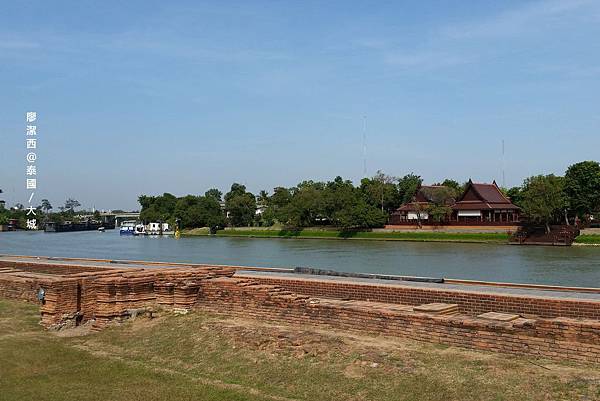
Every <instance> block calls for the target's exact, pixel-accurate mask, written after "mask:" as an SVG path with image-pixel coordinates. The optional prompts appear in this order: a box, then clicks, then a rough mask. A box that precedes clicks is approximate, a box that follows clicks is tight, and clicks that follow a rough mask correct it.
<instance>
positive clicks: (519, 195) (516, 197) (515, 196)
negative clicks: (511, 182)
mask: <svg viewBox="0 0 600 401" xmlns="http://www.w3.org/2000/svg"><path fill="white" fill-rule="evenodd" d="M505 195H506V196H507V197H508V199H510V201H511V202H512V203H514V204H515V205H517V206H519V207H521V204H522V203H523V189H522V188H521V187H512V188H509V189H508V190H507V191H506V193H505Z"/></svg>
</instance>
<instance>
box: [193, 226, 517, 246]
mask: <svg viewBox="0 0 600 401" xmlns="http://www.w3.org/2000/svg"><path fill="white" fill-rule="evenodd" d="M183 234H184V235H208V232H207V231H206V230H189V231H184V233H183ZM217 236H221V237H264V238H317V239H321V238H323V239H365V240H366V239H368V240H388V241H446V242H497V243H505V242H507V241H508V238H509V236H508V234H505V233H446V232H431V231H422V232H413V231H408V232H356V233H342V232H340V231H329V230H298V231H292V230H235V229H232V230H221V231H218V232H217Z"/></svg>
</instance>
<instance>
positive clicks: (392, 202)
mask: <svg viewBox="0 0 600 401" xmlns="http://www.w3.org/2000/svg"><path fill="white" fill-rule="evenodd" d="M396 181H398V179H397V178H396V177H392V176H390V175H386V174H384V173H383V172H382V171H381V170H378V171H377V174H375V176H374V177H373V178H363V179H362V180H361V182H360V191H361V192H362V194H363V197H364V199H365V200H366V201H367V203H368V204H370V205H373V206H378V207H380V208H381V211H382V212H384V211H386V212H388V213H389V212H391V211H392V210H394V209H396V208H398V206H400V203H401V200H400V194H399V191H398V187H397V186H396V185H395V184H394V183H395V182H396Z"/></svg>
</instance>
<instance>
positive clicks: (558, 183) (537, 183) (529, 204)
mask: <svg viewBox="0 0 600 401" xmlns="http://www.w3.org/2000/svg"><path fill="white" fill-rule="evenodd" d="M563 189H564V178H563V177H557V176H555V175H554V174H550V175H537V176H533V177H529V178H527V179H526V180H525V181H524V182H523V191H522V197H523V199H522V208H523V212H524V213H525V215H526V216H527V217H528V218H529V219H530V220H531V221H533V222H535V223H540V224H544V225H545V226H546V233H550V223H552V222H553V221H555V220H556V219H557V217H558V216H559V215H560V214H561V213H562V212H563V210H564V208H565V207H566V204H567V200H566V198H565V195H564V191H563Z"/></svg>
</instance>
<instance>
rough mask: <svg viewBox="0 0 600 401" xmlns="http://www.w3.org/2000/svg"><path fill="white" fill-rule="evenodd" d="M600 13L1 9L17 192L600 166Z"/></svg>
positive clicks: (418, 4)
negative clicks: (33, 175) (32, 148)
mask: <svg viewBox="0 0 600 401" xmlns="http://www.w3.org/2000/svg"><path fill="white" fill-rule="evenodd" d="M599 37H600V2H598V1H587V0H574V1H556V0H551V1H534V2H526V1H504V2H498V1H481V0H480V1H463V2H447V1H411V2H408V1H406V2H401V1H395V2H383V1H381V2H374V1H369V2H366V1H365V2H358V1H357V2H348V1H339V2H337V1H327V2H323V1H321V2H309V1H303V2H299V1H294V2H293V1H289V2H286V1H269V2H262V1H241V2H233V1H224V2H217V1H215V2H198V1H189V2H186V1H172V2H167V1H155V2H153V1H127V2H116V1H104V2H97V1H69V2H67V1H52V2H48V1H39V2H38V1H19V2H10V1H2V3H0V188H2V189H4V191H5V194H3V197H4V198H5V199H6V200H7V201H8V203H9V204H13V203H15V202H21V203H26V201H27V191H26V190H25V178H26V177H25V165H26V163H25V159H24V157H25V143H24V142H25V132H24V131H25V112H26V111H28V110H35V111H37V112H38V115H39V121H38V131H39V132H38V140H39V149H38V156H39V161H38V163H37V164H38V171H39V172H38V182H39V183H38V191H37V193H36V197H37V198H38V201H39V199H41V198H43V197H45V198H48V199H50V200H51V202H52V203H53V204H54V206H55V207H56V206H59V205H60V204H61V203H62V202H64V199H65V198H66V197H75V198H77V199H79V200H80V201H81V203H82V204H83V205H84V206H85V207H92V206H95V207H96V208H100V209H103V208H104V209H108V208H136V207H137V202H136V199H137V196H138V195H139V194H142V193H145V194H155V193H162V192H165V191H167V192H172V193H174V194H177V195H181V194H187V193H194V194H201V193H204V191H205V190H206V189H208V188H210V187H215V186H216V187H219V188H221V189H222V190H226V189H227V188H228V187H229V185H230V184H231V182H233V181H238V182H242V183H244V184H246V185H247V186H248V188H249V189H250V190H252V191H258V190H260V189H267V190H271V189H272V188H273V187H274V186H278V185H284V186H292V185H295V184H296V183H298V182H299V181H301V180H303V179H309V178H312V179H322V180H326V179H331V178H333V177H335V176H336V175H341V176H343V177H345V178H348V179H352V180H355V181H357V180H359V179H360V178H361V176H362V170H363V167H362V166H363V162H362V130H363V116H366V117H367V169H368V174H369V175H372V174H374V173H375V172H376V170H378V169H381V170H383V171H384V172H386V173H388V174H392V175H397V176H400V175H404V174H406V173H409V172H415V173H417V174H420V175H421V176H422V177H423V178H424V180H425V181H426V182H429V183H431V182H435V181H438V180H443V179H444V178H446V177H450V178H454V179H457V180H459V181H464V180H467V179H468V178H473V179H474V180H477V181H483V182H489V181H492V180H493V179H496V180H497V181H498V182H499V183H500V181H501V164H502V163H501V140H502V139H504V140H505V142H506V156H505V160H506V161H505V164H506V184H507V185H509V186H512V185H518V184H520V183H521V182H522V180H523V178H524V177H526V176H529V175H532V174H539V173H557V174H562V173H563V172H564V170H565V168H566V167H567V166H568V165H569V164H571V163H573V162H576V161H580V160H586V159H596V160H597V159H600V130H599V128H600V113H599V111H600V102H599V100H600V40H598V38H599Z"/></svg>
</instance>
